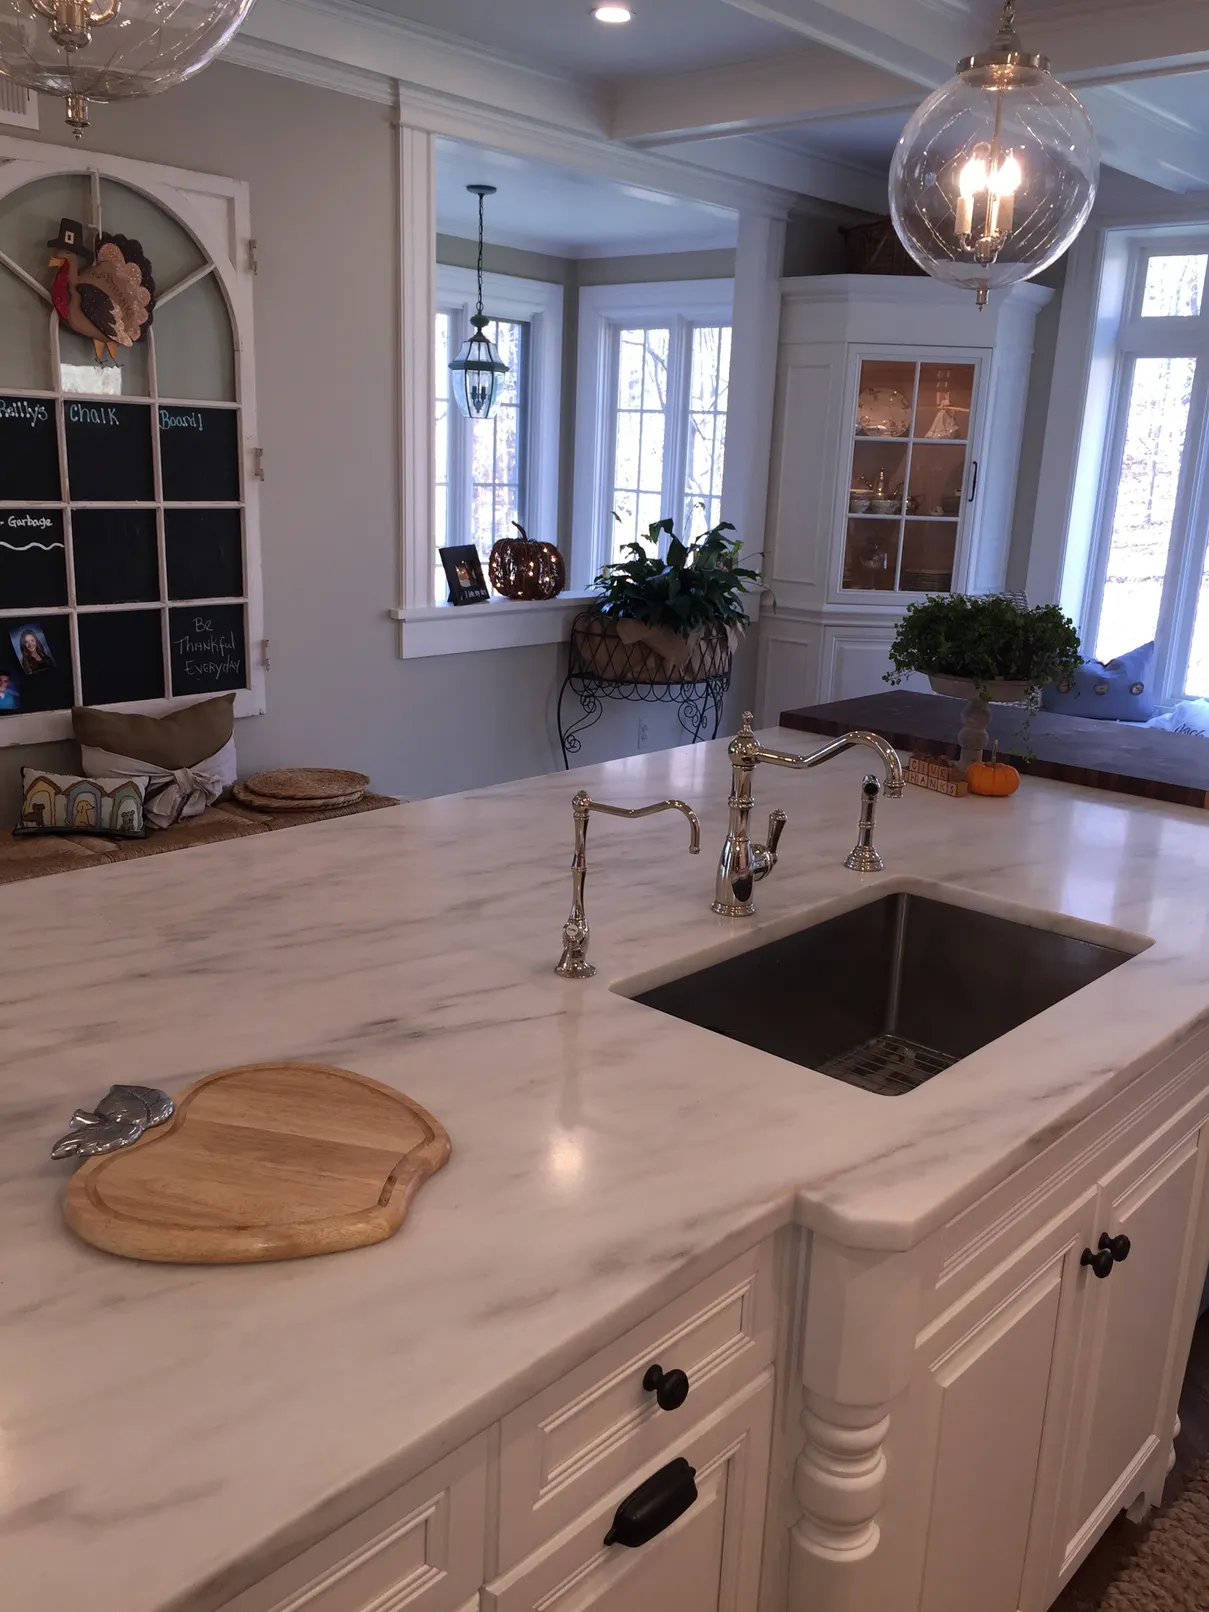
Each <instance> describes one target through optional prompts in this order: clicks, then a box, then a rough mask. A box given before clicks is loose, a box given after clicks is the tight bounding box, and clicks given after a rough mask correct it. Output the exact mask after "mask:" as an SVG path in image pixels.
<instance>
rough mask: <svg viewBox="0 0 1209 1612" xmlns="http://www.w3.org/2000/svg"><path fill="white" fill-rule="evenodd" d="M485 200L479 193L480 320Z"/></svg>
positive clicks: (479, 312) (479, 314) (478, 310)
mask: <svg viewBox="0 0 1209 1612" xmlns="http://www.w3.org/2000/svg"><path fill="white" fill-rule="evenodd" d="M485 200H486V197H485V196H484V195H483V194H482V192H480V193H479V267H478V282H479V303H478V307H477V309H476V310H475V311H476V313H477V314H478V317H479V318H480V319H481V318H482V317H483V203H484V201H485Z"/></svg>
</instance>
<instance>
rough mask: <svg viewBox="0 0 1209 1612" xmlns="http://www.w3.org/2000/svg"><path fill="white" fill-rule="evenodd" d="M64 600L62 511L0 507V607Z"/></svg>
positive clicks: (22, 607)
mask: <svg viewBox="0 0 1209 1612" xmlns="http://www.w3.org/2000/svg"><path fill="white" fill-rule="evenodd" d="M66 603H67V554H66V550H65V548H64V546H63V512H62V510H58V509H0V609H3V610H28V609H29V608H30V606H31V605H33V606H38V605H42V606H45V605H65V604H66Z"/></svg>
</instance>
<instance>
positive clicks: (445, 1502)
mask: <svg viewBox="0 0 1209 1612" xmlns="http://www.w3.org/2000/svg"><path fill="white" fill-rule="evenodd" d="M486 1519H487V1439H486V1436H485V1435H484V1436H483V1437H481V1438H477V1439H474V1440H472V1442H471V1443H469V1444H466V1445H464V1446H463V1447H462V1448H461V1449H460V1450H457V1451H455V1452H454V1454H453V1455H450V1456H447V1457H446V1458H445V1460H444V1461H440V1462H438V1463H437V1465H436V1466H434V1467H430V1468H429V1470H428V1471H427V1472H424V1473H421V1475H420V1476H419V1477H418V1478H413V1479H412V1481H411V1482H410V1483H408V1484H405V1485H404V1486H403V1488H401V1489H396V1490H395V1492H394V1494H391V1495H387V1497H386V1499H385V1500H380V1501H379V1502H378V1504H377V1505H376V1506H371V1507H370V1509H369V1510H368V1511H365V1512H363V1513H362V1514H361V1516H359V1517H355V1518H354V1519H353V1521H352V1522H350V1523H346V1524H345V1526H344V1527H343V1528H338V1529H337V1530H336V1531H335V1533H333V1534H329V1535H328V1537H327V1538H326V1539H323V1540H321V1541H320V1542H319V1544H317V1545H313V1546H312V1547H311V1549H310V1550H308V1551H304V1552H303V1554H302V1555H301V1556H297V1557H295V1558H294V1560H293V1561H292V1562H287V1563H286V1565H285V1566H284V1567H281V1568H278V1570H277V1571H276V1572H275V1573H271V1574H270V1575H269V1577H268V1578H265V1579H262V1580H261V1581H260V1583H259V1584H254V1585H253V1586H252V1588H251V1589H250V1590H246V1591H245V1592H244V1594H242V1595H240V1596H238V1597H237V1598H236V1599H235V1600H234V1601H229V1602H228V1603H227V1605H226V1606H225V1607H224V1608H223V1612H464V1609H465V1608H466V1607H467V1604H468V1603H469V1604H470V1605H471V1606H473V1605H474V1604H475V1596H476V1594H477V1591H478V1588H479V1586H480V1584H481V1583H482V1581H483V1547H484V1540H485V1535H486Z"/></svg>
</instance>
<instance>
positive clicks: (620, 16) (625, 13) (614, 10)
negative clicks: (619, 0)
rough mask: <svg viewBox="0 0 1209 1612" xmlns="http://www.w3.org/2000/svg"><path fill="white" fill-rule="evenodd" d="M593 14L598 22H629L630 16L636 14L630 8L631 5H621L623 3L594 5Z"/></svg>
mask: <svg viewBox="0 0 1209 1612" xmlns="http://www.w3.org/2000/svg"><path fill="white" fill-rule="evenodd" d="M592 15H593V16H594V17H595V18H596V20H597V22H611V23H619V22H629V20H630V18H631V17H632V16H633V15H634V13H633V12H632V11H631V10H630V8H629V6H621V5H615V4H614V5H605V6H593V7H592Z"/></svg>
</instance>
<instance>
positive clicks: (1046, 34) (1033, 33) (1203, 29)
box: [1022, 0, 1209, 84]
mask: <svg viewBox="0 0 1209 1612" xmlns="http://www.w3.org/2000/svg"><path fill="white" fill-rule="evenodd" d="M1022 27H1023V31H1024V33H1025V35H1026V43H1027V47H1028V48H1029V49H1030V50H1040V51H1044V52H1045V54H1046V55H1047V56H1048V57H1049V58H1050V61H1051V62H1052V64H1053V67H1054V71H1055V72H1056V73H1058V74H1059V75H1060V76H1061V77H1062V78H1064V79H1067V80H1069V82H1070V83H1072V84H1113V83H1120V82H1121V81H1122V80H1125V79H1137V78H1146V77H1151V76H1155V75H1159V74H1163V73H1172V72H1190V71H1192V70H1194V69H1196V68H1201V67H1209V5H1206V3H1205V0H1151V3H1150V4H1149V5H1138V4H1137V3H1136V0H1130V3H1129V4H1126V5H1121V4H1117V5H1108V6H1104V7H1102V8H1095V9H1094V10H1092V11H1091V12H1090V13H1089V8H1088V7H1087V5H1086V4H1083V5H1078V6H1072V5H1068V6H1063V7H1061V8H1058V9H1056V10H1054V11H1048V12H1046V13H1044V14H1043V15H1041V16H1039V17H1038V18H1037V20H1036V22H1035V23H1032V22H1030V23H1028V24H1027V25H1022Z"/></svg>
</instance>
